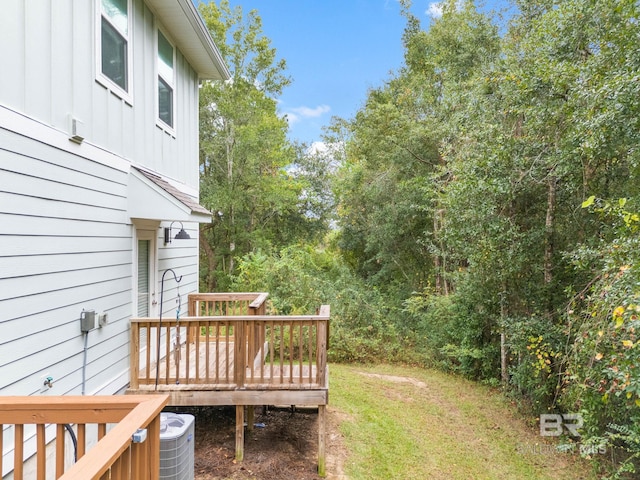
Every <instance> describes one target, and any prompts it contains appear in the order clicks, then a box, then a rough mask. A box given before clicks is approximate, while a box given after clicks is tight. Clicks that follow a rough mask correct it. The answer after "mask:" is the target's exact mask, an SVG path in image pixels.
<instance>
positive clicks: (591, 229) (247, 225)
mask: <svg viewBox="0 0 640 480" xmlns="http://www.w3.org/2000/svg"><path fill="white" fill-rule="evenodd" d="M409 3H410V2H409V0H402V2H401V5H402V9H403V15H404V16H405V18H406V20H407V27H406V29H405V33H404V35H403V42H404V46H405V66H404V67H403V68H402V69H400V70H399V71H398V72H396V73H395V74H394V75H392V76H391V78H389V79H388V80H387V81H386V82H384V84H383V85H382V86H380V87H378V88H374V89H372V90H371V91H370V92H369V94H368V97H367V99H366V102H365V103H364V105H363V107H362V108H361V109H360V111H358V112H357V113H356V115H355V116H354V118H353V119H350V120H342V119H336V120H335V121H334V124H333V125H332V126H331V128H330V129H329V132H330V133H331V135H332V136H331V139H330V140H331V144H332V150H331V151H330V153H328V154H325V153H320V152H315V153H311V152H308V151H306V150H305V149H304V146H297V145H290V144H289V143H288V142H287V141H286V138H285V137H286V124H285V122H284V121H283V119H281V118H279V117H278V116H277V113H276V105H275V101H274V100H273V99H272V95H273V94H277V93H278V92H279V91H280V90H281V88H283V87H284V86H286V83H287V81H288V79H287V78H286V76H284V74H283V72H284V70H283V69H284V64H283V63H282V62H276V61H275V52H274V51H273V50H272V49H271V48H270V47H269V42H268V41H266V40H265V39H263V38H262V37H261V34H260V22H259V17H258V16H257V14H256V13H255V12H254V13H251V14H250V15H249V20H248V22H247V23H243V22H244V20H243V19H242V15H241V10H238V9H236V10H233V11H231V9H230V8H229V7H228V3H227V2H221V4H220V9H217V7H214V6H211V5H212V4H209V7H208V8H207V9H205V10H203V12H204V14H205V17H206V19H207V22H208V25H209V28H210V29H211V30H212V32H214V33H215V34H216V35H217V37H216V39H217V40H218V41H222V42H223V43H224V40H226V39H229V40H230V42H229V43H228V44H227V45H225V47H224V50H223V53H224V54H225V58H227V59H228V62H229V65H230V66H231V67H232V70H233V71H234V81H233V82H230V83H229V84H227V85H205V86H204V87H203V89H202V92H203V99H204V102H203V105H202V111H201V112H202V113H201V117H202V120H203V128H202V131H203V134H204V137H203V141H202V142H201V144H202V151H201V159H202V162H201V169H202V188H201V192H202V201H203V202H205V205H207V206H209V207H210V208H211V209H212V210H213V211H214V212H217V211H219V212H221V215H218V216H217V218H216V220H215V221H214V223H213V224H212V225H211V226H207V227H204V228H203V231H202V234H201V240H202V245H203V248H202V251H203V253H204V255H203V260H205V262H204V263H205V264H206V267H205V268H203V281H202V285H203V288H205V289H212V288H213V287H215V286H217V287H218V289H220V288H233V289H237V290H254V291H255V290H257V291H269V292H270V293H271V301H272V307H273V309H274V311H277V312H279V313H309V312H312V311H313V310H314V309H315V308H316V307H317V306H319V305H320V304H322V303H329V304H331V309H332V325H331V349H330V355H331V358H332V360H343V361H371V360H380V359H383V360H387V361H404V362H412V363H419V364H422V365H436V366H438V367H440V368H443V369H447V370H452V371H455V372H459V373H461V374H464V375H465V376H468V377H471V378H475V379H482V380H485V381H487V382H492V383H494V384H495V383H497V382H498V379H500V381H502V382H503V386H504V387H505V388H506V389H509V390H510V391H511V392H514V393H516V394H517V395H518V396H520V398H524V399H525V400H526V402H524V403H526V404H528V405H530V407H531V408H532V409H533V410H534V413H535V414H539V413H543V412H547V411H566V412H580V413H581V414H582V416H583V418H584V420H585V424H584V429H583V430H584V433H583V437H582V439H581V441H582V442H583V443H584V445H587V446H593V447H594V448H596V450H598V448H600V447H601V446H606V447H607V448H612V449H614V450H615V452H616V455H619V454H622V456H620V457H615V459H614V460H616V461H617V460H618V459H619V460H621V464H620V465H621V467H620V470H619V472H618V473H616V474H615V475H617V476H619V477H621V476H623V475H624V474H625V472H627V473H628V472H631V471H633V470H634V469H635V468H637V467H638V458H639V456H640V453H638V452H640V447H639V445H640V443H639V442H638V441H637V438H638V431H637V427H636V425H637V420H638V419H639V418H640V415H638V413H639V411H638V410H639V409H640V369H639V367H638V365H640V344H639V342H640V338H639V337H638V335H639V334H638V331H639V329H640V320H639V318H640V290H639V287H638V286H639V285H640V270H639V268H640V267H639V266H638V265H639V264H638V261H639V260H640V258H639V257H640V253H639V252H640V248H638V247H639V246H640V245H639V242H640V240H639V239H638V233H639V232H638V226H639V225H640V214H638V210H639V207H640V206H639V204H638V199H639V198H640V197H639V193H640V192H639V190H638V188H639V185H640V183H639V182H638V174H639V173H640V172H639V169H638V167H639V165H640V148H639V145H640V81H638V72H639V71H640V49H638V38H640V21H639V19H640V5H639V4H638V2H637V1H635V0H602V1H593V0H517V1H516V2H515V3H516V5H517V7H518V9H519V14H517V15H515V16H514V17H513V18H512V20H511V21H510V23H509V25H508V26H505V29H506V30H505V33H504V35H503V37H502V38H500V37H499V35H498V28H497V24H496V22H495V21H494V20H493V19H492V18H490V17H489V16H488V15H486V14H483V13H480V12H478V11H477V10H476V9H475V7H474V2H472V1H464V2H459V1H455V0H446V1H445V2H443V16H442V18H439V19H434V20H433V21H432V22H431V23H430V26H429V29H428V30H426V31H423V30H422V29H421V26H420V21H419V19H417V18H415V17H414V16H413V15H411V13H410V5H409ZM245 66H247V67H246V68H245ZM256 85H262V87H260V88H259V87H257V86H256ZM328 140H329V139H328ZM329 186H330V187H331V191H332V193H333V194H334V195H335V198H336V201H337V204H336V205H335V215H336V218H335V219H334V217H333V210H334V201H333V197H332V195H331V194H330V192H329V190H330V188H329ZM611 198H614V199H616V200H613V201H611V200H603V199H611ZM581 205H582V208H580V206H581ZM334 220H335V225H336V229H335V230H333V231H332V237H331V239H330V241H329V244H330V247H327V248H319V247H311V246H309V245H315V244H316V243H317V242H318V239H320V238H322V235H323V234H324V233H325V232H326V231H327V230H326V228H327V225H328V224H329V222H332V221H334ZM234 262H238V267H237V268H236V267H235V266H234ZM502 358H504V359H505V360H506V365H503V364H502V362H501V360H502ZM615 475H614V477H615Z"/></svg>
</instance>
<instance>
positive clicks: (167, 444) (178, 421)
mask: <svg viewBox="0 0 640 480" xmlns="http://www.w3.org/2000/svg"><path fill="white" fill-rule="evenodd" d="M194 431H195V426H194V417H193V415H189V414H179V413H169V412H162V413H160V480H193V479H194V476H195V472H194V461H195V438H194Z"/></svg>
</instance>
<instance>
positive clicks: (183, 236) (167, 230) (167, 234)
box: [164, 221, 191, 245]
mask: <svg viewBox="0 0 640 480" xmlns="http://www.w3.org/2000/svg"><path fill="white" fill-rule="evenodd" d="M174 223H179V224H180V231H179V232H178V233H177V234H176V236H175V237H174V238H175V239H176V240H189V239H190V238H191V236H190V235H189V234H188V233H187V232H186V231H185V230H184V226H183V225H182V222H178V221H174V222H171V225H169V226H168V227H164V244H165V245H166V244H168V243H171V229H172V228H173V224H174Z"/></svg>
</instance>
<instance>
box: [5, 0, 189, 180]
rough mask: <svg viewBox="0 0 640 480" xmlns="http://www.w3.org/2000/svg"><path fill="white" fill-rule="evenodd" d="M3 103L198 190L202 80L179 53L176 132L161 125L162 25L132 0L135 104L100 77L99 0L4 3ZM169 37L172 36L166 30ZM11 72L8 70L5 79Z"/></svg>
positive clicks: (177, 62)
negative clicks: (73, 129)
mask: <svg viewBox="0 0 640 480" xmlns="http://www.w3.org/2000/svg"><path fill="white" fill-rule="evenodd" d="M5 3H6V5H5V4H3V7H2V15H0V44H2V45H10V46H11V48H0V65H2V70H3V74H2V75H0V104H2V105H5V106H8V107H9V108H11V109H12V110H14V111H17V112H20V113H23V114H25V115H27V116H29V117H31V118H34V119H37V120H38V121H40V122H43V123H44V124H46V125H50V126H52V127H53V128H55V129H57V130H59V131H61V132H65V133H67V134H68V133H69V132H70V122H71V120H70V118H71V117H72V116H73V117H74V118H76V119H78V120H80V121H81V122H82V124H83V131H84V135H85V140H84V141H85V142H86V143H90V144H93V145H95V146H98V147H99V148H102V149H105V150H107V151H109V152H113V153H115V154H117V155H119V156H121V157H123V158H126V159H128V160H130V161H132V162H134V163H136V164H138V165H142V166H144V167H147V168H149V169H151V170H153V171H155V172H159V173H161V174H163V175H165V176H167V177H169V178H172V179H173V180H175V181H178V182H180V183H182V184H184V185H186V186H188V187H189V188H190V189H192V191H195V192H197V190H198V181H199V174H198V75H197V73H196V72H195V71H194V69H193V68H192V67H191V65H190V64H189V63H188V61H187V60H186V59H185V57H184V56H183V55H182V53H181V52H180V51H179V50H178V49H177V48H175V45H174V48H175V50H176V55H175V72H176V84H175V91H174V95H175V112H174V118H175V129H174V131H173V132H168V131H167V130H166V129H163V128H161V127H160V126H158V125H159V124H158V122H157V73H156V59H157V51H156V34H157V30H158V28H162V23H161V21H160V20H158V19H157V18H156V17H155V15H154V14H153V12H152V11H151V10H150V9H149V7H148V6H147V5H146V4H145V3H144V1H143V0H133V1H132V12H131V15H132V32H131V36H130V42H131V43H132V57H133V58H132V77H131V78H132V82H131V102H130V103H129V102H127V101H125V100H123V99H122V98H120V97H118V96H117V95H116V94H114V93H113V92H112V91H110V90H109V89H108V88H106V87H105V86H104V85H103V84H101V83H100V82H98V81H97V80H96V68H97V67H96V35H98V34H99V32H96V30H97V29H98V26H97V25H98V24H97V21H96V19H97V18H98V17H97V14H96V11H97V8H98V5H99V3H98V2H97V1H96V0H81V1H78V0H56V1H55V2H50V1H43V2H26V1H21V0H18V1H11V2H5ZM163 32H164V33H165V35H166V36H167V38H168V40H169V41H170V42H172V43H173V40H172V38H171V36H170V35H169V34H168V33H167V32H166V31H165V30H163ZM5 72H10V74H6V73H5Z"/></svg>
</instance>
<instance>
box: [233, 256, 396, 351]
mask: <svg viewBox="0 0 640 480" xmlns="http://www.w3.org/2000/svg"><path fill="white" fill-rule="evenodd" d="M233 288H234V289H235V290H238V291H267V292H269V295H270V297H269V298H270V305H271V308H272V311H273V312H274V313H277V314H313V313H315V311H316V308H318V307H319V306H320V305H321V304H330V305H331V327H330V328H331V342H330V343H331V345H330V349H329V355H330V359H331V360H333V361H360V362H368V361H380V360H385V361H393V360H398V359H403V360H406V357H405V358H402V355H403V352H402V348H401V346H400V344H399V340H398V334H397V331H396V328H395V326H394V324H393V322H392V319H391V318H390V316H389V308H388V307H387V306H386V305H385V301H384V299H383V298H382V296H381V295H380V293H379V291H377V290H376V289H370V288H368V287H367V286H366V285H365V284H364V283H363V282H362V280H360V279H358V278H357V277H355V276H354V275H353V274H352V273H351V272H350V270H349V269H348V268H346V267H345V266H344V264H343V263H342V261H341V259H340V257H339V256H338V255H337V254H336V253H335V252H332V251H330V250H325V249H322V250H321V249H316V248H313V247H310V246H305V245H299V246H290V247H286V248H284V249H282V250H281V251H280V252H278V253H277V254H272V255H267V254H264V253H261V252H256V253H251V254H249V255H246V256H245V257H243V258H242V259H241V261H240V262H239V265H238V275H237V277H236V279H235V281H234V284H233Z"/></svg>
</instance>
